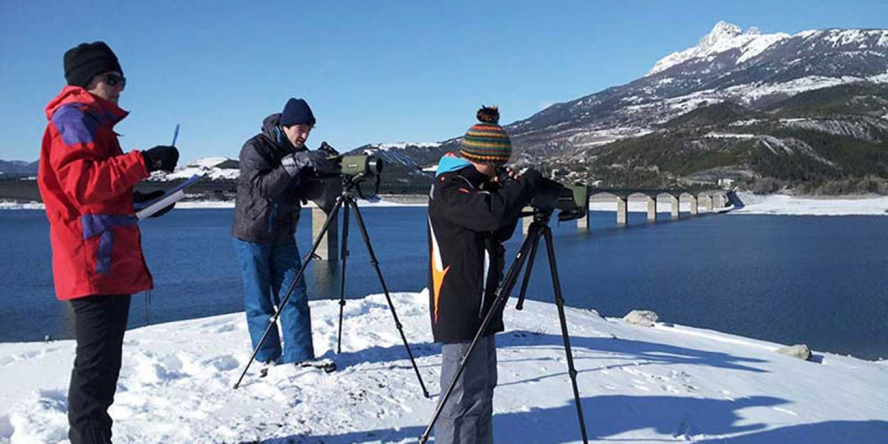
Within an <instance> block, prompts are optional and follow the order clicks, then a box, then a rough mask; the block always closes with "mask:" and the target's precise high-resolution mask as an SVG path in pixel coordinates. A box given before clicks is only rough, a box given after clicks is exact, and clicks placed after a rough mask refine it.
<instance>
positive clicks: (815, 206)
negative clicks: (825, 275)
mask: <svg viewBox="0 0 888 444" xmlns="http://www.w3.org/2000/svg"><path fill="white" fill-rule="evenodd" d="M740 199H741V200H742V201H743V203H744V204H745V206H744V207H743V208H739V209H736V210H734V211H731V213H730V214H774V215H784V216H857V215H861V216H888V196H881V197H872V196H866V197H859V198H853V197H846V198H833V197H830V198H811V197H808V198H805V197H797V196H787V195H783V194H772V195H768V196H756V195H753V194H746V193H744V194H741V196H740ZM886 442H888V440H886Z"/></svg>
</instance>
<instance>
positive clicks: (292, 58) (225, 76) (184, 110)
mask: <svg viewBox="0 0 888 444" xmlns="http://www.w3.org/2000/svg"><path fill="white" fill-rule="evenodd" d="M719 20H725V21H728V22H731V23H735V24H737V25H739V26H741V27H742V28H743V29H744V30H746V29H747V28H748V27H750V26H757V27H758V28H759V29H760V30H761V31H762V32H763V33H773V32H788V33H796V32H799V31H803V30H807V29H822V28H830V27H838V28H888V2H886V1H884V0H873V1H869V0H860V1H836V0H831V1H820V0H816V1H815V0H806V1H796V0H779V1H778V0H767V1H758V0H746V1H739V0H738V1H712V0H709V1H591V0H589V1H573V2H543V1H509V2H505V1H504V2H496V1H484V2H480V1H478V2H459V1H446V2H444V1H441V2H425V1H353V2H339V1H325V2H316V1H314V2H296V1H286V2H283V1H281V2H271V1H255V2H234V1H200V0H194V1H175V2H174V1H146V2H108V1H104V2H91V1H83V0H82V1H75V2H71V1H65V2H60V1H46V0H44V1H23V0H3V1H2V2H0V100H2V106H0V122H3V126H2V128H3V135H2V137H0V159H4V160H36V159H37V157H38V156H39V146H40V140H41V137H42V135H43V131H44V128H45V125H46V119H45V117H44V112H43V108H44V106H45V105H46V103H47V102H48V101H49V100H50V99H51V98H52V97H53V96H54V95H56V94H57V93H58V92H59V91H60V90H61V88H62V86H63V85H64V77H63V71H62V55H63V54H64V52H65V50H67V49H68V48H70V47H72V46H74V45H76V44H78V43H80V42H84V41H94V40H104V41H105V42H107V43H108V44H109V45H110V46H111V47H112V48H113V49H114V51H115V52H116V53H117V55H118V57H119V58H120V61H121V65H122V66H123V69H124V73H125V75H126V77H127V80H128V83H127V88H126V91H124V93H123V95H122V96H121V106H122V107H123V108H124V109H127V110H129V111H131V114H130V116H129V117H128V118H127V119H126V120H125V121H124V122H122V123H121V124H120V125H119V126H118V132H120V133H122V134H124V137H123V138H122V139H121V143H122V145H123V147H124V150H129V149H134V148H149V147H151V146H154V145H157V144H168V143H170V140H171V138H172V133H173V128H174V127H175V125H176V123H181V124H182V130H181V133H180V136H179V143H178V145H179V148H180V150H182V152H183V153H182V160H184V161H190V160H193V159H195V158H198V157H205V156H228V157H236V156H237V154H238V152H239V150H240V147H241V146H242V145H243V142H244V141H245V140H246V139H248V138H249V137H251V136H252V135H254V134H255V133H256V132H257V131H258V129H259V125H260V123H261V121H262V119H263V118H264V117H265V116H266V115H268V114H271V113H274V112H278V111H280V109H281V108H282V106H283V104H284V102H285V101H286V99H287V98H288V97H291V96H295V97H304V98H305V99H307V100H308V102H309V103H310V104H311V106H312V108H313V110H314V112H315V115H316V116H317V118H318V126H317V128H316V129H315V131H314V132H313V133H312V135H311V139H309V143H308V145H309V146H310V147H313V148H314V147H316V146H317V145H318V144H319V143H320V142H321V141H322V140H326V141H328V142H329V143H330V144H332V145H333V146H334V147H337V148H339V149H340V150H343V149H351V148H354V147H357V146H359V145H362V144H364V143H378V142H399V141H412V142H433V141H439V140H444V139H447V138H450V137H454V136H458V135H460V134H462V133H463V132H464V131H465V129H466V128H467V127H468V126H470V125H471V124H472V123H474V122H473V120H474V113H475V110H476V109H477V108H478V107H479V106H480V105H481V104H498V105H499V106H500V108H501V112H502V116H503V117H502V123H508V122H512V121H515V120H519V119H522V118H525V117H528V116H530V115H531V114H533V113H535V112H537V111H539V110H541V109H542V108H543V107H545V106H546V105H548V104H551V103H556V102H562V101H567V100H571V99H575V98H578V97H581V96H584V95H587V94H591V93H594V92H597V91H600V90H602V89H604V88H607V87H609V86H614V85H620V84H624V83H627V82H629V81H631V80H633V79H635V78H638V77H640V76H642V75H644V74H645V73H646V72H647V71H648V70H649V69H650V68H651V66H653V64H654V63H655V62H656V61H657V60H658V59H660V58H661V57H663V56H665V55H667V54H669V53H671V52H673V51H678V50H682V49H685V48H688V47H691V46H693V45H695V44H696V43H697V41H698V40H699V39H700V38H701V37H703V36H704V35H705V34H706V33H708V32H709V30H710V29H711V28H712V27H713V25H715V23H716V22H718V21H719Z"/></svg>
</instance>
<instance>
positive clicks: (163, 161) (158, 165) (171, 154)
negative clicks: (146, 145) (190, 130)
mask: <svg viewBox="0 0 888 444" xmlns="http://www.w3.org/2000/svg"><path fill="white" fill-rule="evenodd" d="M142 157H144V158H145V167H146V168H147V169H148V172H149V173H151V172H153V171H157V170H161V171H166V172H167V173H172V172H173V169H175V168H176V163H178V162H179V150H177V149H176V147H174V146H165V145H158V146H156V147H154V148H151V149H150V150H147V151H142Z"/></svg>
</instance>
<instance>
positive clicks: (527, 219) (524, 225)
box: [521, 207, 533, 235]
mask: <svg viewBox="0 0 888 444" xmlns="http://www.w3.org/2000/svg"><path fill="white" fill-rule="evenodd" d="M521 211H533V208H531V207H524V209H523V210H521ZM531 223H533V216H524V217H522V218H521V234H522V235H527V232H528V231H529V230H530V224H531Z"/></svg>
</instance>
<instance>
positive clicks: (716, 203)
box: [712, 194, 725, 210]
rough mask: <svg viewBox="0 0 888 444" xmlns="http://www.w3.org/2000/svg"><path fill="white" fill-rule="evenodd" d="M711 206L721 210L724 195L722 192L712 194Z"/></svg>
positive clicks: (723, 203) (723, 204)
mask: <svg viewBox="0 0 888 444" xmlns="http://www.w3.org/2000/svg"><path fill="white" fill-rule="evenodd" d="M712 200H713V202H712V207H713V209H715V210H721V209H722V208H724V207H725V196H724V195H723V194H716V195H714V196H712Z"/></svg>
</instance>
